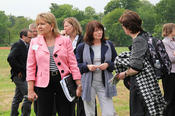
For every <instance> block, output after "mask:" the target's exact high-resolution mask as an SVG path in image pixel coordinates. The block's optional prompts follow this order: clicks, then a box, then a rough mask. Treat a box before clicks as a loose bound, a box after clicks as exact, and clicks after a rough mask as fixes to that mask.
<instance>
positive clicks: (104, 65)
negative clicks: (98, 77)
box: [98, 63, 109, 70]
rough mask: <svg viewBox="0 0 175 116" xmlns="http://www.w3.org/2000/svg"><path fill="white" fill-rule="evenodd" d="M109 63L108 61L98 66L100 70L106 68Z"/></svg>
mask: <svg viewBox="0 0 175 116" xmlns="http://www.w3.org/2000/svg"><path fill="white" fill-rule="evenodd" d="M108 66H109V64H108V63H102V64H100V65H99V66H98V68H99V69H100V70H106V69H107V68H108Z"/></svg>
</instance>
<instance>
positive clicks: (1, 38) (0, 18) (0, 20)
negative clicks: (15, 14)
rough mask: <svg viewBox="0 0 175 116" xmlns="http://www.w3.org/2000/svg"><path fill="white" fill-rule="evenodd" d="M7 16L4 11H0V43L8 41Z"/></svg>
mask: <svg viewBox="0 0 175 116" xmlns="http://www.w3.org/2000/svg"><path fill="white" fill-rule="evenodd" d="M9 24H10V23H9V21H8V17H7V16H6V15H5V13H4V11H0V44H4V43H7V42H8V37H9V36H8V35H9V33H8V32H9V31H8V25H9Z"/></svg>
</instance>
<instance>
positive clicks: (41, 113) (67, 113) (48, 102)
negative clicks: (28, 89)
mask: <svg viewBox="0 0 175 116" xmlns="http://www.w3.org/2000/svg"><path fill="white" fill-rule="evenodd" d="M60 80H61V77H60V75H58V76H51V77H50V82H49V85H48V86H47V87H46V88H39V87H37V88H36V89H37V95H38V99H37V112H38V116H52V113H53V106H54V105H53V104H54V99H55V104H56V111H57V112H58V115H59V116H71V115H72V114H73V111H74V110H73V107H72V105H71V102H69V101H68V100H67V98H66V97H65V95H64V92H63V90H62V88H61V85H60V82H59V81H60ZM54 97H55V98H54Z"/></svg>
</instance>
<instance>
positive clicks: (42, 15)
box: [36, 12, 60, 37]
mask: <svg viewBox="0 0 175 116" xmlns="http://www.w3.org/2000/svg"><path fill="white" fill-rule="evenodd" d="M41 20H44V21H45V22H47V23H48V24H50V25H53V27H54V28H53V30H52V31H53V34H54V36H55V37H57V36H58V35H60V33H59V29H58V26H57V21H56V18H55V16H54V15H53V14H52V13H50V12H47V13H40V14H38V15H37V17H36V25H38V23H39V22H40V21H41Z"/></svg>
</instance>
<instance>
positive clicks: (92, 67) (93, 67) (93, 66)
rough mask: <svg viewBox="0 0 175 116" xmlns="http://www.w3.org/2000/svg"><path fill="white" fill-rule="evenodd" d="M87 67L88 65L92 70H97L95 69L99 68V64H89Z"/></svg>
mask: <svg viewBox="0 0 175 116" xmlns="http://www.w3.org/2000/svg"><path fill="white" fill-rule="evenodd" d="M87 67H88V69H89V70H90V71H92V72H93V71H95V70H97V68H98V66H96V65H93V64H89V65H87Z"/></svg>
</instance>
